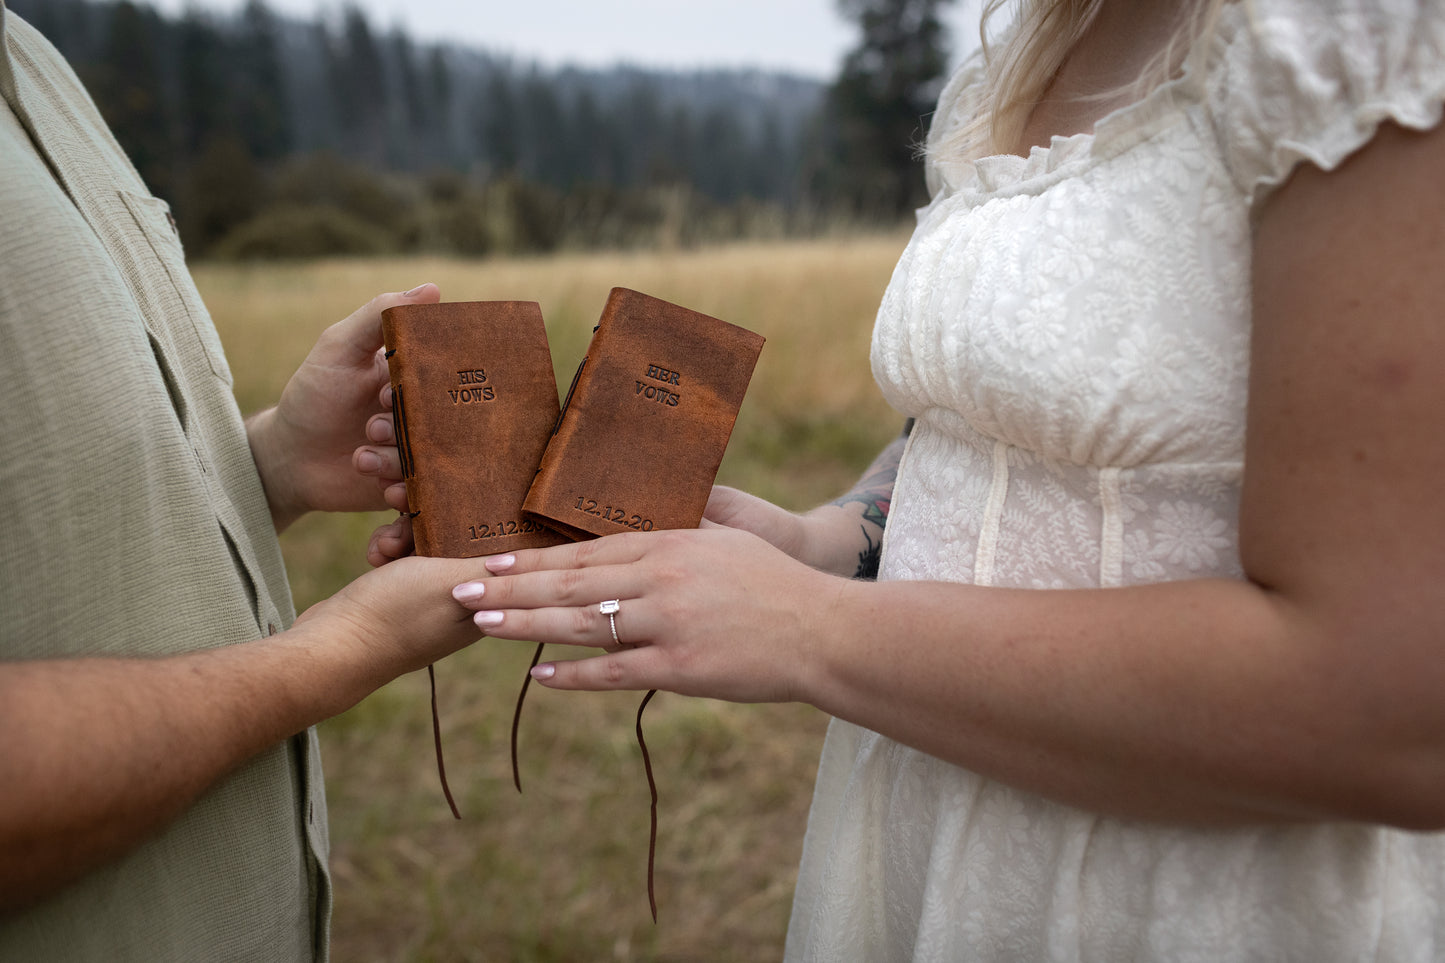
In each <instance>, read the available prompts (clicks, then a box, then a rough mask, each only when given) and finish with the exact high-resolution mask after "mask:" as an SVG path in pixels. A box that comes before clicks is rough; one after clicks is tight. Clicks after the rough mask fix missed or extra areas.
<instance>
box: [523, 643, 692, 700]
mask: <svg viewBox="0 0 1445 963" xmlns="http://www.w3.org/2000/svg"><path fill="white" fill-rule="evenodd" d="M665 668H666V666H665V662H664V660H663V658H662V656H661V653H660V652H658V650H656V649H630V650H629V649H624V650H622V651H620V652H612V653H609V654H607V655H598V656H593V657H592V658H589V659H571V660H568V661H565V662H543V663H541V664H539V665H537V666H536V667H535V668H533V669H532V678H533V679H535V680H537V682H539V683H540V684H542V685H544V686H546V687H547V688H549V689H575V690H586V691H589V692H602V691H612V690H617V689H667V688H669V687H668V686H667V685H664V684H663V683H662V682H661V681H660V680H661V678H662V675H661V673H662V672H663V670H664V669H665Z"/></svg>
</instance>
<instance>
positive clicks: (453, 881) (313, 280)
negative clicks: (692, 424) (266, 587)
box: [196, 236, 905, 963]
mask: <svg viewBox="0 0 1445 963" xmlns="http://www.w3.org/2000/svg"><path fill="white" fill-rule="evenodd" d="M904 240H905V239H904V238H903V237H902V236H884V237H864V238H856V239H847V240H839V239H835V240H827V241H817V242H806V243H777V244H749V245H738V246H729V247H722V248H716V249H711V250H705V251H693V252H663V253H657V252H651V253H634V254H602V255H598V254H585V255H584V254H576V255H561V256H556V257H550V258H542V259H518V260H488V261H457V260H376V261H337V262H323V263H313V264H305V265H296V266H254V267H248V266H202V267H200V268H199V269H197V272H196V274H197V279H198V282H199V284H200V286H201V290H202V293H203V294H204V295H205V298H206V302H207V303H208V305H209V306H210V308H211V310H212V313H213V314H214V316H215V319H216V324H217V326H218V327H219V328H220V331H221V336H222V338H223V339H224V341H225V344H226V347H227V352H228V355H229V357H230V360H231V366H232V369H233V370H234V372H235V375H236V392H237V397H238V400H239V401H240V403H241V406H242V408H243V410H247V411H250V410H254V409H255V408H257V407H260V406H262V405H263V404H265V403H267V402H268V401H270V400H272V399H274V398H275V397H276V395H277V394H278V393H279V391H280V388H281V386H282V384H283V383H284V381H285V379H286V377H287V376H288V375H289V374H290V372H291V371H292V370H293V369H294V367H295V365H296V364H297V363H298V362H299V361H300V359H301V358H302V356H303V355H304V354H305V352H306V351H307V350H308V349H309V347H310V345H311V344H312V342H313V341H314V340H315V337H316V335H317V334H318V332H319V331H320V329H321V328H322V327H324V326H325V325H326V324H327V323H329V322H330V321H332V320H336V319H338V318H340V317H342V316H344V315H345V314H347V313H349V312H350V311H351V310H352V309H353V308H354V307H355V306H356V305H358V304H360V303H362V302H364V301H365V300H367V299H368V298H370V297H371V296H372V295H373V294H375V293H377V292H380V291H384V290H402V289H406V288H410V287H412V286H413V285H416V284H418V283H421V282H423V281H435V282H437V283H438V284H439V285H440V286H441V289H442V295H443V298H444V299H446V300H489V299H526V300H536V301H539V302H540V303H541V306H542V312H543V315H544V317H545V318H546V320H547V327H548V332H549V338H550V341H551V346H552V352H553V358H554V362H555V365H556V367H557V372H558V380H559V382H560V383H561V384H562V385H563V387H564V388H565V386H566V384H567V382H568V381H569V380H570V378H571V374H572V369H573V368H574V367H575V365H576V363H577V361H578V360H579V359H580V358H581V355H582V353H583V351H584V349H585V346H586V342H587V338H588V337H589V336H590V333H591V329H592V325H593V324H594V323H595V321H596V318H597V315H598V313H599V312H600V311H601V308H602V305H603V303H604V301H605V299H606V296H607V292H608V290H609V289H610V288H611V287H612V286H614V285H622V286H627V287H633V288H636V289H638V290H641V291H645V292H648V293H650V294H654V295H657V296H659V297H663V298H667V299H669V300H673V301H677V302H679V303H681V304H685V305H687V306H689V307H693V308H696V309H698V310H700V311H703V312H706V313H708V314H713V315H716V316H718V317H721V318H724V319H726V320H729V321H733V322H734V323H737V324H741V325H743V326H745V327H749V328H752V329H753V330H756V331H758V332H760V333H761V334H763V335H765V336H766V337H767V339H768V344H767V346H766V347H765V348H764V350H763V355H762V359H761V361H760V362H759V365H758V369H757V372H756V375H755V377H754V380H753V384H752V388H751V390H750V392H749V395H748V399H747V401H746V403H745V404H744V407H743V410H742V414H741V416H740V418H739V421H738V425H737V428H736V430H735V432H734V434H733V438H732V442H731V444H730V446H729V449H728V455H727V458H726V460H725V461H724V463H723V467H722V472H721V475H720V477H719V480H720V481H721V482H723V483H725V484H731V485H735V486H737V487H741V488H745V489H747V490H749V491H752V492H755V493H757V494H760V495H763V496H765V497H768V498H771V499H773V500H774V501H776V502H778V503H779V504H782V505H785V506H787V507H789V508H795V509H801V508H806V507H808V506H810V505H813V504H816V503H817V502H819V501H825V500H827V499H828V498H830V497H832V496H833V495H835V494H837V493H838V492H839V491H841V490H843V489H844V488H845V487H846V486H847V485H848V484H849V483H851V482H852V481H853V480H854V479H855V478H856V477H857V475H858V473H859V472H860V471H861V470H862V468H863V467H864V466H866V465H867V463H868V462H869V460H871V458H872V456H873V455H874V454H875V453H876V452H877V450H878V449H879V448H881V447H882V446H883V445H884V444H885V443H886V442H887V441H888V440H889V439H890V438H892V437H893V436H894V435H895V434H896V432H897V431H898V429H899V427H900V419H899V417H898V415H897V414H895V413H894V412H892V411H891V410H890V409H889V408H888V407H887V405H886V404H884V403H883V401H882V400H881V399H880V398H879V397H878V393H877V389H876V388H875V387H874V386H873V383H872V380H871V378H870V376H869V372H868V339H869V331H870V327H871V322H872V317H873V314H874V311H875V310H876V308H877V304H878V301H879V298H880V297H881V295H882V292H883V289H884V286H885V285H886V283H887V280H888V276H889V273H890V271H891V269H892V265H893V261H894V259H895V258H896V257H897V255H898V253H899V251H900V250H901V249H902V246H903V243H904ZM387 519H388V516H386V515H376V516H353V517H343V516H329V517H322V516H318V517H312V518H308V519H304V520H303V521H302V522H301V523H300V524H298V525H296V526H295V527H294V528H293V529H292V530H291V531H289V532H287V533H286V535H285V537H284V539H283V545H284V547H285V551H286V558H287V563H288V566H289V569H290V574H291V580H292V585H293V586H294V589H295V594H296V602H297V606H298V609H300V608H304V607H305V606H307V605H309V604H311V603H313V602H315V601H316V600H318V599H320V598H323V597H325V596H326V595H327V594H329V593H331V592H333V591H335V590H336V588H338V587H339V586H340V585H342V584H344V582H345V581H346V580H348V579H350V578H352V577H354V576H355V575H357V574H359V573H360V572H362V571H363V570H364V569H365V561H364V559H363V557H362V553H363V550H364V546H365V543H366V537H367V535H368V533H369V532H370V530H371V528H372V527H373V526H375V525H376V524H378V523H379V522H381V521H384V520H387ZM530 650H531V646H530V645H526V644H522V643H515V642H503V641H495V640H483V641H482V642H480V643H479V644H477V645H475V646H473V647H472V648H470V649H468V650H466V651H464V652H461V653H459V654H457V655H455V656H453V657H452V658H450V659H448V660H446V661H444V662H442V663H440V664H439V665H438V666H437V677H438V686H439V695H440V700H441V709H442V721H443V732H444V737H445V746H446V753H447V770H448V775H449V777H450V781H451V785H452V789H453V792H454V793H455V795H456V797H457V802H458V804H459V806H460V808H461V811H462V815H463V819H462V821H460V822H457V821H455V820H453V819H452V817H451V815H450V813H449V812H448V810H447V806H446V802H445V800H444V798H443V796H442V793H441V790H440V788H439V785H438V781H437V775H436V771H435V764H434V758H433V750H432V738H431V731H430V714H429V706H428V695H427V686H426V678H425V674H418V675H415V676H410V677H407V678H404V679H400V680H398V681H396V682H394V683H392V684H390V685H388V686H386V687H385V688H383V689H381V690H380V691H378V692H376V693H375V694H373V695H372V696H371V697H370V698H368V699H366V700H365V701H364V702H362V703H361V704H360V705H359V706H357V707H356V708H355V709H353V710H352V711H350V712H348V713H346V714H345V715H343V716H341V717H339V718H337V719H334V720H332V721H330V722H328V723H326V724H325V725H323V726H322V728H321V738H322V744H323V752H324V755H325V762H326V773H327V786H328V789H329V796H330V810H331V826H332V831H331V838H332V843H333V854H332V871H333V874H334V877H335V895H336V908H335V914H334V919H333V957H334V958H335V959H337V960H338V961H341V963H351V961H363V963H366V961H401V960H406V961H467V960H488V961H490V960H498V961H513V960H515V961H544V960H557V961H590V960H654V961H661V960H669V961H683V960H687V961H714V960H719V961H720V960H749V961H752V960H767V959H776V958H778V957H779V956H780V955H781V952H782V942H783V934H784V931H785V928H786V925H787V914H788V906H789V900H790V898H791V892H792V887H793V882H794V878H795V875H796V863H797V859H798V855H799V852H800V850H801V845H802V831H803V826H804V822H805V818H806V814H807V807H808V802H809V798H810V794H811V787H812V780H813V775H814V771H815V765H816V758H817V753H818V749H819V746H820V744H821V739H822V734H823V730H824V727H825V725H826V719H825V718H824V717H823V716H822V715H821V714H820V713H818V712H816V711H815V710H812V709H809V708H807V707H803V706H792V705H785V706H772V705H768V706H741V705H730V704H724V703H717V702H710V701H705V700H696V699H687V698H683V697H680V696H676V695H671V694H668V693H660V694H659V695H658V697H657V698H656V699H655V700H654V701H653V703H652V705H651V706H650V707H649V708H648V711H647V717H646V720H645V728H646V732H647V739H648V746H649V749H650V750H651V753H652V759H653V765H654V768H655V771H656V774H657V779H658V792H659V794H660V809H659V820H660V827H659V839H658V851H657V895H658V913H659V920H658V923H657V924H656V925H654V924H653V922H652V920H651V918H650V916H649V914H648V908H647V894H646V880H645V866H646V856H647V833H648V792H647V783H646V780H645V778H644V775H643V771H642V762H641V758H640V755H639V753H638V749H637V745H636V742H635V740H634V736H633V715H634V712H635V710H636V706H637V701H638V699H637V697H636V696H635V695H633V694H630V693H626V694H624V693H605V694H586V693H560V692H549V691H546V690H539V688H537V687H533V689H532V690H531V692H530V693H529V695H528V703H527V707H526V711H525V714H524V716H523V725H522V735H521V756H522V779H523V788H524V790H525V792H524V794H523V795H520V796H519V795H518V794H517V793H516V791H515V790H514V789H513V788H512V784H511V770H510V764H509V759H508V732H509V727H510V724H511V715H512V707H513V704H514V701H515V698H516V693H517V689H518V687H519V685H520V684H521V681H522V679H523V676H524V673H525V670H526V665H527V661H528V659H529V658H530V655H531V651H530Z"/></svg>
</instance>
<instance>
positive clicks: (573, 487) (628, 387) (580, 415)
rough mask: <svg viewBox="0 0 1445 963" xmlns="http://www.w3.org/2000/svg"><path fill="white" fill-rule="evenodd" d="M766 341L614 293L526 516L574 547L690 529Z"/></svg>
mask: <svg viewBox="0 0 1445 963" xmlns="http://www.w3.org/2000/svg"><path fill="white" fill-rule="evenodd" d="M762 347H763V338H762V336H761V335H758V334H754V333H753V332H751V331H748V330H747V329H745V328H740V327H738V326H736V325H733V324H729V323H727V322H726V321H720V320H718V319H717V318H713V317H709V316H708V315H705V314H700V313H698V312H696V311H692V310H690V309H688V308H684V307H680V306H678V305H676V304H671V303H669V302H667V301H663V300H660V299H658V298H654V297H650V296H648V295H646V294H641V293H639V292H637V291H631V290H628V289H627V288H613V289H612V293H611V295H610V296H609V297H608V299H607V306H606V307H605V308H604V309H603V312H602V317H601V320H600V321H599V322H598V324H597V328H596V329H595V331H594V332H593V335H592V343H591V345H590V346H589V347H588V349H587V356H586V357H585V358H583V360H582V364H581V366H580V367H579V368H578V369H577V375H576V377H575V378H574V379H573V382H572V387H571V389H570V390H569V391H568V393H567V400H566V402H565V403H564V404H563V406H562V416H561V418H560V419H559V420H558V422H557V430H556V433H555V434H554V435H553V436H552V440H551V441H550V442H549V443H548V445H547V451H546V454H545V455H543V457H542V464H541V467H540V468H539V469H538V471H537V478H536V480H535V481H534V482H533V483H532V489H531V491H530V492H528V494H527V499H526V502H525V503H524V504H523V512H524V514H526V515H527V516H528V517H530V518H534V519H537V520H539V521H542V522H545V523H546V524H547V525H549V526H551V527H553V528H555V529H557V530H558V531H561V532H564V533H566V534H567V535H568V536H570V537H571V538H574V539H578V540H580V539H585V538H592V537H594V536H598V535H608V534H611V533H613V532H626V531H642V532H645V531H652V530H654V529H664V528H696V527H697V525H698V523H699V522H700V521H701V520H702V513H703V509H704V508H705V507H706V506H707V499H708V495H709V494H710V492H711V491H712V484H713V479H714V478H716V476H717V471H718V466H719V465H721V464H722V456H723V451H724V449H726V448H727V443H728V438H729V436H730V435H731V434H732V430H733V423H734V422H735V421H736V420H737V415H738V408H739V406H740V405H741V404H742V401H743V395H744V393H746V391H747V387H748V381H749V380H750V379H751V378H752V374H753V368H754V366H755V365H756V364H757V360H758V354H759V353H760V352H761V351H762Z"/></svg>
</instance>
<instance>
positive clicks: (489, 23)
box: [144, 0, 978, 79]
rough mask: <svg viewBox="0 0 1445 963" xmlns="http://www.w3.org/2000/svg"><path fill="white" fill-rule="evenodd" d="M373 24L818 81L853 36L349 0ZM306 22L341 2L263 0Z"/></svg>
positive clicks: (965, 6) (730, 7)
mask: <svg viewBox="0 0 1445 963" xmlns="http://www.w3.org/2000/svg"><path fill="white" fill-rule="evenodd" d="M144 2H149V3H151V4H152V5H154V6H156V7H159V8H161V9H162V10H165V11H167V12H169V13H178V12H180V11H181V10H183V9H184V8H185V7H187V6H199V7H206V8H211V9H215V10H223V11H233V10H236V9H237V8H239V7H240V6H241V5H242V2H243V0H144ZM352 2H354V3H355V4H356V6H358V7H360V8H361V9H363V10H365V11H366V13H367V17H368V19H369V20H370V21H371V23H372V25H373V26H374V27H377V28H380V29H382V30H386V29H389V28H391V27H392V26H396V25H400V26H402V27H403V28H404V29H405V30H406V32H407V33H408V34H410V35H411V36H412V38H413V39H416V40H422V41H428V40H445V41H451V42H456V43H462V44H471V45H476V46H483V47H487V48H490V49H492V50H497V51H502V52H508V53H512V54H515V55H517V56H520V57H523V58H526V59H535V60H538V61H541V62H542V63H544V64H547V65H557V64H562V63H572V64H579V65H586V66H608V65H611V64H615V63H618V62H627V63H633V64H638V65H642V66H659V67H703V66H707V67H712V66H720V67H744V66H746V67H768V68H779V69H784V70H790V71H794V72H796V73H801V74H805V75H807V76H811V77H816V78H819V79H826V78H830V77H832V76H833V75H834V74H835V73H836V71H837V67H838V64H839V62H840V61H841V59H842V56H843V54H844V52H845V51H846V50H847V49H848V48H849V47H850V46H851V45H852V44H853V43H854V41H855V39H856V34H855V31H854V29H853V28H852V27H851V25H850V24H848V23H846V22H844V21H843V20H842V19H841V18H840V17H839V16H838V14H837V11H836V8H835V6H834V2H833V0H352ZM267 5H268V6H269V7H270V8H271V9H272V10H274V11H276V12H278V13H286V14H292V15H295V16H300V17H304V18H307V19H309V18H311V17H313V16H315V15H316V13H317V12H318V11H331V12H333V13H334V12H335V11H337V10H339V9H340V7H341V3H340V0H267ZM947 17H948V21H949V24H950V25H951V26H952V27H953V29H954V33H955V35H956V37H955V41H954V49H955V51H963V50H966V49H972V47H973V46H975V45H976V38H977V33H978V0H955V2H954V4H953V7H952V8H951V9H949V11H948V13H947Z"/></svg>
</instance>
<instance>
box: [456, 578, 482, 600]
mask: <svg viewBox="0 0 1445 963" xmlns="http://www.w3.org/2000/svg"><path fill="white" fill-rule="evenodd" d="M486 594H487V587H486V585H484V584H482V583H481V582H463V583H462V584H461V585H458V586H457V587H456V588H454V589H452V598H454V599H456V600H457V601H458V602H475V601H476V600H477V599H479V598H481V597H482V596H483V595H486Z"/></svg>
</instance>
